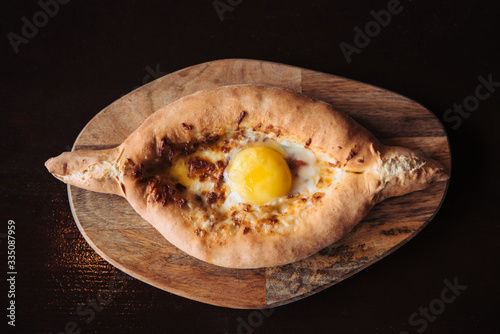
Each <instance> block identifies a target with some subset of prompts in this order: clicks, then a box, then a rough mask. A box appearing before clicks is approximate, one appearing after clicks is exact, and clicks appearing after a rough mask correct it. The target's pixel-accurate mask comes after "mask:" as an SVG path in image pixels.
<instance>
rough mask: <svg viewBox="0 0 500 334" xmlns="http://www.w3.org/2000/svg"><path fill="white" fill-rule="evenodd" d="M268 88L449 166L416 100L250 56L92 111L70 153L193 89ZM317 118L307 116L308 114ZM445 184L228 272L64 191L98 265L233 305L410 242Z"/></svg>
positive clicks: (117, 139)
mask: <svg viewBox="0 0 500 334" xmlns="http://www.w3.org/2000/svg"><path fill="white" fill-rule="evenodd" d="M242 83H254V84H267V85H273V86H278V87H285V88H288V89H292V90H295V91H299V92H303V93H305V94H307V95H309V96H311V97H313V98H316V99H320V100H323V101H326V102H329V103H331V104H332V105H333V106H334V108H336V109H338V110H340V111H343V112H346V113H347V114H349V115H351V116H352V117H353V118H354V119H356V120H357V121H358V122H359V123H361V124H362V125H363V126H365V127H366V128H368V129H369V130H370V131H372V132H373V133H374V134H375V135H376V136H378V137H379V138H380V139H381V141H382V142H384V143H386V144H390V145H401V146H406V147H409V148H412V149H417V150H420V151H422V152H424V153H426V154H427V155H430V156H432V157H433V158H435V159H436V160H438V161H440V162H441V163H442V164H443V165H445V166H447V167H448V168H450V167H451V166H450V152H449V145H448V140H447V137H446V133H445V132H444V130H443V128H442V126H441V123H440V122H439V120H438V119H437V118H436V117H435V116H434V115H433V114H432V113H431V112H429V111H428V110H427V109H425V108H424V107H423V106H421V105H420V104H418V103H416V102H414V101H412V100H410V99H407V98H405V97H403V96H401V95H398V94H396V93H393V92H390V91H386V90H384V89H381V88H377V87H374V86H371V85H367V84H363V83H359V82H356V81H352V80H348V79H345V78H340V77H337V76H333V75H328V74H324V73H319V72H314V71H310V70H305V69H300V68H297V67H292V66H288V65H282V64H276V63H269V62H263V61H257V60H243V59H236V60H232V59H228V60H220V61H214V62H209V63H205V64H200V65H196V66H192V67H189V68H186V69H183V70H180V71H178V72H175V73H172V74H169V75H166V76H164V77H162V78H159V79H157V80H155V81H153V82H151V83H149V84H147V85H145V86H143V87H140V88H138V89H137V90H135V91H133V92H131V93H129V94H127V95H125V96H123V97H122V98H120V99H119V100H117V101H115V102H114V103H113V104H111V105H110V106H108V107H107V108H105V109H104V110H103V111H101V112H100V113H99V114H97V115H96V116H95V117H94V118H93V119H92V120H91V121H90V122H89V123H88V124H87V125H86V126H85V128H84V129H83V130H82V132H81V133H80V135H79V136H78V138H77V140H76V141H75V143H74V146H73V149H74V150H79V149H103V148H109V147H113V146H116V145H118V144H120V143H121V142H122V141H123V140H124V139H125V138H126V137H127V136H128V135H129V134H130V133H131V132H133V131H134V130H135V129H136V128H137V127H138V126H139V125H140V124H141V123H142V122H143V121H144V120H145V119H146V118H147V117H148V116H149V115H151V114H152V113H153V112H154V111H155V110H157V109H158V108H160V107H162V106H165V105H167V104H169V103H171V102H173V101H175V100H176V99H178V98H181V97H183V96H185V95H188V94H191V93H194V92H196V91H198V90H201V89H205V88H210V87H217V86H223V85H230V84H242ZM311 117H314V115H311ZM446 188H447V183H446V182H441V183H437V184H434V185H432V186H431V187H429V188H428V189H426V190H423V191H419V192H415V193H411V194H408V195H406V196H402V197H397V198H390V199H387V200H386V201H384V202H382V203H380V204H378V205H377V206H376V207H374V208H373V210H372V211H371V212H370V213H369V214H368V216H367V217H366V218H365V219H364V220H363V221H362V222H361V223H360V224H359V225H358V226H357V227H356V228H355V229H354V230H352V231H351V232H350V233H349V234H348V235H346V236H345V237H344V238H342V239H341V240H339V241H338V242H336V243H334V244H332V245H330V246H329V247H327V248H325V249H323V250H322V251H320V252H319V253H317V254H315V255H313V256H311V257H309V258H307V259H304V260H302V261H299V262H296V263H292V264H288V265H285V266H279V267H273V268H265V269H255V270H253V269H251V270H241V269H228V268H221V267H217V266H214V265H211V264H208V263H204V262H202V261H199V260H197V259H195V258H192V257H190V256H188V255H186V254H185V253H183V252H182V251H180V250H178V249H177V248H176V247H174V246H172V245H171V244H170V243H168V241H166V240H165V239H164V238H163V237H162V236H161V235H160V234H159V233H158V232H157V231H156V230H155V229H154V228H152V227H151V226H150V225H149V223H147V222H146V221H144V220H143V219H142V218H141V217H140V216H139V215H138V214H137V213H135V211H134V210H133V209H132V208H131V207H130V205H129V204H128V203H127V201H126V200H125V199H122V198H120V197H118V196H114V195H107V194H97V193H91V192H89V191H86V190H83V189H79V188H75V187H71V186H69V187H68V193H69V198H70V205H71V208H72V212H73V216H74V218H75V221H76V223H77V225H78V227H79V229H80V231H81V232H82V234H83V236H84V237H85V239H86V240H87V241H88V242H89V244H90V245H91V246H92V247H93V248H94V249H95V250H96V251H97V253H99V254H100V255H101V256H102V257H103V258H104V259H106V260H107V261H108V262H110V263H111V264H113V265H114V266H116V267H118V268H119V269H121V270H123V271H125V272H126V273H128V274H129V275H131V276H133V277H136V278H138V279H140V280H142V281H144V282H146V283H149V284H151V285H153V286H156V287H158V288H160V289H163V290H166V291H169V292H172V293H175V294H178V295H180V296H184V297H187V298H191V299H194V300H198V301H201V302H205V303H210V304H214V305H220V306H225V307H233V308H264V307H272V306H278V305H282V304H286V303H289V302H291V301H294V300H298V299H301V298H304V297H306V296H309V295H311V294H313V293H316V292H318V291H321V290H323V289H325V288H327V287H329V286H332V285H334V284H336V283H338V282H339V281H341V280H343V279H345V278H347V277H349V276H351V275H353V274H355V273H357V272H359V271H360V270H362V269H363V268H366V267H367V266H369V265H371V264H373V263H374V262H376V261H378V260H380V259H381V258H383V257H384V256H386V255H388V254H390V253H391V252H392V251H394V250H395V249H397V248H398V247H400V246H401V245H403V244H404V243H406V242H407V241H408V240H410V239H411V238H412V237H414V236H415V235H416V234H417V233H418V232H419V231H420V230H421V229H422V228H423V227H424V226H425V225H426V224H427V223H428V222H429V221H430V220H431V219H432V217H433V216H434V214H435V213H436V212H437V210H438V209H439V206H440V204H441V202H442V200H443V198H444V195H445V193H446Z"/></svg>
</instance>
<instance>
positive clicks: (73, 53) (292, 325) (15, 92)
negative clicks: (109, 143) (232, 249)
mask: <svg viewBox="0 0 500 334" xmlns="http://www.w3.org/2000/svg"><path fill="white" fill-rule="evenodd" d="M494 4H495V2H493V1H490V2H481V1H467V2H456V1H440V2H437V1H436V2H424V1H417V0H414V1H410V0H401V2H400V3H399V4H398V2H397V1H362V2H361V1H357V2H355V4H353V2H351V1H344V0H342V1H335V2H334V1H326V0H325V1H311V2H306V1H301V2H298V1H297V2H290V1H265V0H261V1H243V0H218V1H149V2H147V3H146V2H139V1H123V2H115V3H114V4H108V3H105V4H104V3H103V2H101V1H85V2H83V1H67V0H64V1H63V0H59V1H58V2H57V1H56V0H42V1H40V2H36V1H16V2H14V1H10V2H6V3H2V5H1V11H0V12H1V14H0V15H2V21H1V22H2V26H1V27H2V36H3V42H2V53H1V55H2V67H1V78H2V81H3V82H2V86H1V88H0V92H1V97H2V103H1V105H0V106H1V107H0V108H1V111H2V122H1V131H0V135H1V139H2V140H1V141H0V145H1V147H2V151H1V152H2V159H1V162H0V164H1V168H0V171H1V190H0V191H1V202H0V206H1V208H2V227H1V229H0V245H1V247H0V248H1V254H2V268H3V270H4V272H5V274H4V280H3V282H4V283H3V284H2V291H1V295H2V308H3V310H4V311H3V312H4V314H3V315H2V319H3V320H2V322H3V323H2V326H5V327H7V329H8V333H54V334H56V333H199V332H204V333H309V332H312V333H423V332H425V333H496V330H497V328H498V324H497V312H496V305H497V302H498V300H499V297H500V293H499V292H500V291H499V290H500V289H499V284H498V279H497V276H498V275H497V273H498V272H499V269H500V268H499V261H498V255H499V246H498V233H499V232H500V231H499V230H500V229H499V227H500V224H499V218H498V215H497V212H498V209H497V206H498V197H499V196H498V189H499V186H500V184H499V177H498V175H497V174H498V172H497V169H498V167H497V166H498V164H499V162H500V161H499V157H498V155H499V154H498V152H499V150H498V144H499V142H500V141H499V139H500V136H499V133H500V130H499V129H498V126H499V115H500V112H499V110H500V67H499V66H498V59H500V48H499V45H498V44H499V38H498V36H499V33H500V29H499V28H500V24H499V21H498V19H497V11H496V10H495V9H494V7H493V5H494ZM360 31H361V32H360ZM222 58H253V59H262V60H268V61H274V62H279V63H285V64H290V65H294V66H300V67H304V68H309V69H313V70H317V71H321V72H326V73H331V74H336V75H340V76H344V77H347V78H351V79H356V80H359V81H362V82H367V83H371V84H374V85H377V86H380V87H383V88H386V89H390V90H393V91H395V92H398V93H400V94H403V95H405V96H407V97H410V98H412V99H414V100H416V101H418V102H419V103H421V104H423V105H424V106H426V107H427V108H429V109H430V110H431V111H432V112H434V113H435V114H436V115H437V117H438V118H440V119H441V120H442V121H443V123H444V125H445V127H446V129H447V131H448V135H449V138H450V143H451V150H452V159H453V161H452V164H453V170H452V179H451V182H450V187H449V190H448V195H447V197H446V200H445V202H444V203H443V206H442V207H441V210H440V211H439V213H438V214H437V215H436V217H435V218H434V220H433V221H432V222H431V223H430V224H429V225H428V226H427V227H426V228H425V229H424V230H423V231H422V232H421V233H420V234H419V235H418V236H417V237H415V238H414V239H413V240H411V241H410V242H409V243H408V244H406V245H405V246H403V247H402V248H401V249H399V250H398V251H397V252H395V253H394V254H392V255H390V256H389V257H387V258H385V259H383V260H382V261H380V262H378V263H376V264H375V265H373V266H371V267H369V268H367V269H365V270H363V271H362V272H360V273H358V274H356V275H354V276H352V277H350V278H349V279H347V280H345V281H343V282H341V283H339V284H337V285H335V286H333V287H331V288H329V289H327V290H325V291H322V292H320V293H318V294H316V295H313V296H311V297H308V298H306V299H304V300H300V301H297V302H294V303H292V304H289V305H285V306H281V307H277V308H275V309H268V310H263V311H258V310H235V309H226V308H221V307H216V306H211V305H206V304H202V303H199V302H195V301H191V300H188V299H184V298H182V297H178V296H176V295H173V294H170V293H168V292H164V291H162V290H159V289H157V288H154V287H152V286H149V285H147V284H145V283H143V282H141V281H138V280H136V279H133V278H131V277H128V276H126V275H124V274H122V273H121V272H120V271H118V270H116V269H114V268H113V267H112V266H111V265H110V264H108V263H107V262H106V261H104V260H103V259H102V258H101V257H100V256H99V255H97V254H96V253H95V252H94V251H93V250H92V248H91V247H90V246H89V245H88V244H87V243H86V242H85V240H84V239H83V237H82V236H81V234H80V232H79V231H78V229H77V227H76V225H75V223H74V221H73V217H72V215H71V211H70V207H69V204H68V198H67V191H66V186H65V185H64V184H63V183H61V182H58V181H57V180H55V179H54V178H53V177H52V176H51V175H50V174H48V173H47V172H46V170H45V167H44V166H43V163H44V161H45V160H46V159H47V158H49V157H51V156H54V155H57V154H59V153H60V152H62V151H65V150H69V149H70V148H71V146H72V144H73V142H74V140H75V138H76V136H77V135H78V133H79V132H80V130H81V129H82V127H83V126H85V124H86V123H87V122H88V121H89V120H90V119H91V118H92V117H93V116H94V115H95V114H97V113H98V112H99V111H100V110H101V109H103V108H104V107H106V106H107V105H109V104H110V103H111V102H113V101H114V100H116V99H117V98H119V97H121V96H122V95H124V94H126V93H127V92H129V91H131V90H132V89H134V88H136V87H138V86H141V85H143V84H145V83H147V82H150V81H152V80H154V79H155V78H158V77H160V76H162V75H164V74H166V73H171V72H174V71H177V70H179V69H182V68H184V67H187V66H191V65H194V64H198V63H202V62H206V61H210V60H215V59H222ZM9 224H10V225H9ZM9 226H15V235H12V236H15V268H14V269H13V270H10V269H9V267H8V265H9V263H8V262H7V261H8V258H7V256H8V254H7V251H8V246H9V245H8V242H9V241H8V236H7V234H8V231H9ZM11 240H12V239H11ZM11 243H12V242H11ZM12 248H13V246H11V249H12ZM11 264H12V263H11ZM11 271H14V272H16V274H8V272H11ZM11 276H12V277H13V278H14V279H15V284H12V285H11V284H10V282H13V280H11V281H7V284H5V283H6V279H9V278H11ZM10 289H14V290H15V296H12V295H11V296H9V291H10ZM241 293H242V294H243V293H245V292H244V291H242V292H241ZM12 300H14V301H15V325H16V326H15V327H13V326H10V325H8V324H7V322H8V321H10V319H9V318H8V317H6V315H8V314H9V313H10V311H9V310H7V307H9V305H10V304H9V303H10V302H11V301H12Z"/></svg>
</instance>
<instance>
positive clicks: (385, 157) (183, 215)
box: [46, 85, 448, 268]
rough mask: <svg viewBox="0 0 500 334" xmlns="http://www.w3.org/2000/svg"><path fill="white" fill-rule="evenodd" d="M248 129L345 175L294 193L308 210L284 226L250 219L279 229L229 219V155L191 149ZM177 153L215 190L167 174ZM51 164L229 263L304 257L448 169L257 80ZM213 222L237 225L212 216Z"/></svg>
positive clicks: (185, 243)
mask: <svg viewBox="0 0 500 334" xmlns="http://www.w3.org/2000/svg"><path fill="white" fill-rule="evenodd" d="M245 131H247V132H252V133H258V134H260V135H262V136H269V137H272V138H274V139H276V140H278V141H280V140H283V139H286V140H289V141H292V142H294V143H296V144H298V145H302V146H303V147H304V148H306V149H307V150H310V151H312V152H314V153H315V154H316V156H317V157H318V161H321V162H322V163H323V164H324V165H325V166H329V167H328V168H329V169H328V168H326V169H325V171H326V172H322V173H323V174H322V175H321V182H323V181H324V180H325V179H328V175H324V174H326V173H330V172H328V170H330V171H334V172H335V173H337V172H338V173H341V174H342V177H341V178H339V179H338V180H337V181H335V182H333V181H329V183H327V184H326V185H325V184H323V188H322V190H321V192H317V193H314V194H307V196H306V195H304V196H302V194H297V195H296V196H295V195H290V198H292V199H290V200H289V201H290V202H286V203H290V204H289V205H290V206H292V205H293V206H295V207H297V208H299V209H300V210H302V211H304V212H305V213H306V214H300V212H299V214H294V221H293V223H291V225H290V224H289V225H286V226H285V225H283V226H284V227H283V228H282V227H280V226H281V225H279V224H281V222H279V220H280V219H281V216H279V215H278V216H276V215H274V216H269V215H267V216H266V214H263V213H257V217H258V215H262V217H264V218H265V219H267V220H268V221H271V222H270V223H269V224H278V225H279V226H278V225H276V226H278V227H276V226H274V225H269V224H268V225H269V226H271V227H270V228H267V227H266V229H264V228H260V227H259V226H260V225H259V224H261V220H258V221H253V222H252V221H248V219H246V220H245V219H236V218H235V217H239V216H238V215H239V212H235V211H234V210H229V211H228V212H224V210H223V209H221V203H223V202H224V199H225V196H227V195H228V191H229V190H228V186H227V184H226V183H225V180H224V176H223V175H224V174H223V173H224V169H225V168H226V166H227V164H228V161H227V160H224V159H220V160H217V161H209V160H206V159H205V160H204V159H196V157H195V154H196V153H197V152H201V151H203V150H210V149H214V148H215V149H217V150H219V151H221V152H229V151H230V150H231V149H234V147H231V145H230V144H228V142H229V141H228V139H230V138H233V139H235V138H236V139H235V140H236V141H237V140H238V138H237V137H238V136H239V135H240V136H241V135H242V134H244V133H245ZM235 140H233V142H234V141H235ZM233 146H234V145H233ZM190 157H191V158H190ZM178 159H187V160H186V161H188V162H187V164H188V168H189V173H190V175H189V177H191V178H195V179H197V180H198V181H200V180H201V181H203V182H209V186H210V187H212V188H211V189H209V190H207V191H204V192H202V193H196V191H192V190H191V189H189V188H186V185H184V184H181V183H180V182H176V180H175V179H174V178H172V177H171V176H169V172H168V171H169V169H170V168H171V167H172V166H173V165H174V164H175V163H176V161H177V160H178ZM189 159H190V160H189ZM299 165H300V163H299ZM46 166H47V168H48V169H49V171H50V172H51V173H52V174H53V175H54V176H55V177H57V178H59V179H61V180H62V181H64V182H66V183H69V184H73V185H76V186H78V187H82V188H85V189H89V190H93V191H99V192H105V193H112V194H117V195H120V196H123V197H125V198H126V199H127V200H128V201H129V203H130V204H131V205H132V206H133V208H134V209H135V210H136V211H137V212H138V213H139V214H140V215H141V216H142V217H143V218H144V219H145V220H147V221H148V222H150V223H151V224H152V225H153V226H154V227H155V228H156V229H157V230H158V231H159V232H160V233H161V234H162V235H163V236H164V237H165V238H166V239H167V240H168V241H170V242H171V243H172V244H174V245H175V246H177V247H178V248H180V249H181V250H183V251H185V252H186V253H188V254H190V255H192V256H194V257H196V258H198V259H201V260H203V261H206V262H209V263H213V264H216V265H219V266H224V267H232V268H256V267H267V266H276V265H281V264H286V263H290V262H294V261H297V260H300V259H302V258H304V257H307V256H309V255H311V254H314V253H315V252H317V251H319V250H321V249H322V248H324V247H326V246H328V245H329V244H331V243H333V242H335V241H337V240H338V239H340V238H341V237H342V236H344V235H345V234H346V233H347V232H348V231H350V230H351V229H352V228H353V227H354V226H355V225H356V224H357V223H358V222H359V221H361V219H362V218H363V217H364V216H365V215H366V214H367V213H368V211H369V210H370V209H371V208H372V207H373V206H374V205H375V204H376V203H378V202H380V201H381V200H383V199H385V198H387V197H390V196H399V195H403V194H406V193H408V192H412V191H416V190H420V189H423V188H425V187H427V186H428V185H429V184H430V183H432V182H434V181H442V180H446V179H447V178H448V175H447V173H446V171H445V170H444V169H443V167H442V166H440V165H439V164H438V163H437V162H435V161H433V160H432V159H430V158H427V157H424V156H422V155H420V154H417V153H415V152H413V151H411V150H408V149H406V148H401V147H388V146H385V145H383V144H381V143H380V142H379V141H378V140H377V139H376V138H374V136H373V135H372V134H371V133H369V132H368V131H367V130H366V129H364V128H363V127H361V126H360V125H359V124H358V123H356V122H355V121H354V120H352V119H351V118H350V117H348V116H347V115H345V114H343V113H340V112H338V111H335V110H334V109H333V108H332V107H331V106H330V105H328V104H326V103H323V102H317V101H313V100H311V99H310V98H308V97H306V96H303V95H300V94H297V93H294V92H290V91H287V90H284V89H279V88H274V87H267V86H257V85H235V86H226V87H219V88H214V89H208V90H203V91H199V92H197V93H195V94H192V95H189V96H186V97H184V98H182V99H180V100H178V101H176V102H174V103H172V104H170V105H168V106H166V107H164V108H162V109H160V110H158V111H156V112H155V113H154V114H153V115H151V116H150V117H149V118H148V119H146V120H145V121H144V123H143V124H142V125H141V126H140V127H139V128H138V129H137V130H136V131H135V132H133V133H132V134H131V135H130V136H129V137H128V138H127V139H126V140H125V141H124V142H123V143H122V144H121V145H120V146H118V147H117V148H114V149H110V150H104V151H77V152H66V153H63V154H62V155H60V156H59V157H56V158H52V159H50V160H48V161H47V163H46ZM292 167H293V166H292ZM338 175H340V174H338ZM318 187H320V188H321V185H320V184H318ZM300 201H303V202H304V203H305V204H301V203H300ZM287 205H288V204H287ZM249 207H251V206H244V205H243V206H242V205H239V206H238V207H237V209H239V210H247V209H248V208H249ZM233 209H234V208H233ZM251 209H252V210H254V211H255V210H257V208H251ZM259 210H260V209H259ZM231 215H232V217H231ZM289 215H291V214H289ZM245 217H247V216H245ZM254 217H255V215H254ZM270 217H271V218H270ZM273 217H277V218H276V219H275V218H273ZM283 217H284V218H287V219H288V221H290V217H285V216H283ZM284 218H283V219H284ZM217 219H219V220H220V219H226V220H228V221H230V222H232V225H228V224H225V225H221V224H218V221H217ZM197 220H206V221H209V224H208V225H207V224H206V223H207V222H205V221H197ZM210 221H211V223H210ZM283 224H284V223H283ZM268 225H266V226H268ZM200 226H210V227H209V228H201V227H200Z"/></svg>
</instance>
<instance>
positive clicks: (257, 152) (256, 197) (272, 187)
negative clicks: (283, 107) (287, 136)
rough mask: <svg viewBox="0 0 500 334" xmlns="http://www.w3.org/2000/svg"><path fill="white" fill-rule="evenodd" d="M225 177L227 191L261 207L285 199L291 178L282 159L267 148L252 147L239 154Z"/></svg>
mask: <svg viewBox="0 0 500 334" xmlns="http://www.w3.org/2000/svg"><path fill="white" fill-rule="evenodd" d="M227 176H228V178H229V180H230V181H231V189H232V190H234V191H236V192H237V193H238V194H239V195H240V196H241V197H242V198H243V199H244V200H245V201H246V202H248V203H250V204H257V205H260V204H265V203H267V202H269V201H270V200H272V199H273V198H276V197H281V196H285V195H286V194H288V192H289V191H290V188H291V186H292V175H291V173H290V168H289V167H288V165H287V163H286V161H285V159H284V158H283V156H282V155H281V154H280V153H278V152H277V151H275V150H273V149H272V148H269V147H260V146H254V147H249V148H246V149H243V150H241V151H239V152H238V153H237V154H236V155H235V157H234V158H233V161H232V162H231V164H230V166H229V169H228V173H227Z"/></svg>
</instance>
